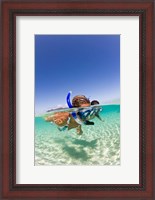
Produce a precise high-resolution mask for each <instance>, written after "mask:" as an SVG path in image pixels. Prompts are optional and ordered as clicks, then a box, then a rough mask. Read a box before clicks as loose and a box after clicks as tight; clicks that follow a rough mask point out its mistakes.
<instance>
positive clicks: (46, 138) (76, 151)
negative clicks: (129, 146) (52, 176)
mask: <svg viewBox="0 0 155 200" xmlns="http://www.w3.org/2000/svg"><path fill="white" fill-rule="evenodd" d="M100 116H101V118H102V119H103V120H104V122H102V121H100V120H99V119H98V118H94V119H92V120H91V121H93V122H94V123H95V124H94V125H82V130H83V134H82V135H78V134H77V133H76V129H72V130H69V131H68V130H65V131H59V130H58V128H57V127H56V125H54V124H51V123H49V122H46V121H45V120H44V117H42V116H39V117H35V165H36V166H38V165H63V166H64V165H119V164H120V105H104V106H102V111H101V112H100Z"/></svg>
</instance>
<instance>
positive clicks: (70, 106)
mask: <svg viewBox="0 0 155 200" xmlns="http://www.w3.org/2000/svg"><path fill="white" fill-rule="evenodd" d="M71 94H72V92H71V91H69V92H68V94H67V98H66V101H67V105H68V107H69V108H73V106H72V104H71V101H70V97H71ZM72 116H73V118H74V119H75V121H76V122H77V123H78V124H82V122H81V120H79V118H78V117H77V115H76V112H72Z"/></svg>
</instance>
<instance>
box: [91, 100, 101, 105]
mask: <svg viewBox="0 0 155 200" xmlns="http://www.w3.org/2000/svg"><path fill="white" fill-rule="evenodd" d="M96 104H100V103H99V102H98V101H97V100H93V101H91V105H96Z"/></svg>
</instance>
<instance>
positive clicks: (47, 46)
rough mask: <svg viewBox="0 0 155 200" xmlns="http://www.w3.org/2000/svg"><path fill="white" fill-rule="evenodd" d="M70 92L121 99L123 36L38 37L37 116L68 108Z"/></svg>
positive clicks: (36, 39)
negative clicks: (41, 113) (121, 45)
mask: <svg viewBox="0 0 155 200" xmlns="http://www.w3.org/2000/svg"><path fill="white" fill-rule="evenodd" d="M68 91H72V95H73V96H75V95H77V94H83V95H85V96H87V97H89V98H90V100H93V99H98V100H99V101H100V102H102V103H103V102H105V101H111V100H113V99H118V98H120V36H119V35H35V112H36V113H39V112H44V111H46V110H48V109H50V108H52V107H54V106H57V105H65V103H66V95H67V93H68Z"/></svg>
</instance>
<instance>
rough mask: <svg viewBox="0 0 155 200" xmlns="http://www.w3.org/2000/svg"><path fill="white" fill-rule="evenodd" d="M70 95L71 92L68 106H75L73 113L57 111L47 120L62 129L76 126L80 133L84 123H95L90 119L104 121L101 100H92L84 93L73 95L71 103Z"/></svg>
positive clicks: (67, 99)
mask: <svg viewBox="0 0 155 200" xmlns="http://www.w3.org/2000/svg"><path fill="white" fill-rule="evenodd" d="M70 97H71V92H69V93H68V95H67V98H66V101H67V105H68V107H69V108H73V111H72V112H71V113H70V112H67V111H63V112H56V113H54V114H53V115H50V116H48V117H46V118H45V120H46V121H47V122H52V123H54V124H56V125H57V127H58V129H59V130H60V131H64V130H66V129H68V130H70V129H73V128H75V129H76V131H77V134H79V135H80V134H82V133H83V131H82V124H84V125H94V122H92V121H89V120H91V119H94V118H95V117H97V118H98V119H99V120H101V121H103V120H102V118H101V117H100V115H99V112H101V111H102V108H101V107H99V106H98V104H99V102H98V101H97V100H93V101H91V102H90V100H89V99H88V98H87V97H85V96H84V95H77V96H75V97H73V99H72V103H71V101H70ZM74 108H75V109H74ZM76 108H77V109H76Z"/></svg>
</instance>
